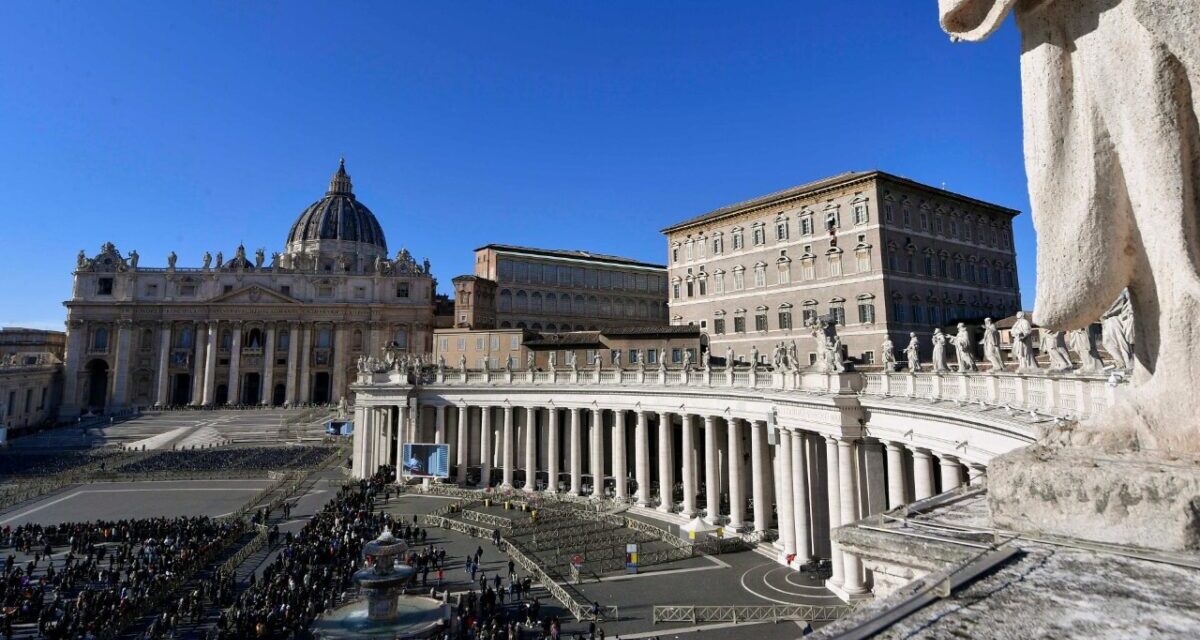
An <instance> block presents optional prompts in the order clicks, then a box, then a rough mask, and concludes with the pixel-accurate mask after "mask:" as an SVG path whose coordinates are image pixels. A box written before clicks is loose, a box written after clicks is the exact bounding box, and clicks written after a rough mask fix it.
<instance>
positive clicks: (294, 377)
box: [284, 322, 300, 406]
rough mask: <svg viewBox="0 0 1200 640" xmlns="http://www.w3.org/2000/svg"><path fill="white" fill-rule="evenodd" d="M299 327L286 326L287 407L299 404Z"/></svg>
mask: <svg viewBox="0 0 1200 640" xmlns="http://www.w3.org/2000/svg"><path fill="white" fill-rule="evenodd" d="M299 376H300V325H299V323H296V322H292V323H290V324H289V325H288V356H287V380H286V384H287V393H286V395H285V396H284V403H285V404H287V405H288V406H292V405H295V404H297V403H299V401H300V400H299V398H300V393H299V391H300V387H299V386H297V385H298V383H299Z"/></svg>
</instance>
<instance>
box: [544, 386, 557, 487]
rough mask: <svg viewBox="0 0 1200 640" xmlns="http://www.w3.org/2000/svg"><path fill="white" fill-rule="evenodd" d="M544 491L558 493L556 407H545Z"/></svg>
mask: <svg viewBox="0 0 1200 640" xmlns="http://www.w3.org/2000/svg"><path fill="white" fill-rule="evenodd" d="M546 418H547V420H546V491H549V492H550V493H558V460H559V457H558V455H559V452H558V449H559V446H558V407H556V406H554V405H550V407H549V408H548V409H546Z"/></svg>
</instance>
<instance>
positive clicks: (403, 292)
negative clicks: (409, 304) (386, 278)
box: [396, 282, 408, 298]
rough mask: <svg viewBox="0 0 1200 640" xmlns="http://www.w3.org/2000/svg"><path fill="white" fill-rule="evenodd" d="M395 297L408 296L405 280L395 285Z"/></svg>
mask: <svg viewBox="0 0 1200 640" xmlns="http://www.w3.org/2000/svg"><path fill="white" fill-rule="evenodd" d="M396 297H397V298H407V297H408V283H407V282H401V283H398V284H397V285H396Z"/></svg>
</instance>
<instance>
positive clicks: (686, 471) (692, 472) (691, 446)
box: [680, 414, 696, 518]
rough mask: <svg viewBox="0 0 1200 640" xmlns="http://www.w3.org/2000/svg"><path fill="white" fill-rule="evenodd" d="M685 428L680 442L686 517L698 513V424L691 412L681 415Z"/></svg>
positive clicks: (683, 511) (684, 514)
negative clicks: (694, 421) (694, 422)
mask: <svg viewBox="0 0 1200 640" xmlns="http://www.w3.org/2000/svg"><path fill="white" fill-rule="evenodd" d="M680 420H681V421H682V422H683V429H682V431H681V435H680V444H681V445H682V450H683V510H682V511H681V512H680V513H682V514H683V516H684V517H686V518H691V517H693V516H695V515H696V469H695V467H696V425H695V424H693V421H692V416H691V414H683V415H681V416H680Z"/></svg>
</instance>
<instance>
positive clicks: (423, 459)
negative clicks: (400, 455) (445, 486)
mask: <svg viewBox="0 0 1200 640" xmlns="http://www.w3.org/2000/svg"><path fill="white" fill-rule="evenodd" d="M404 475H405V476H408V477H410V478H449V477H450V445H448V444H422V443H420V442H406V443H404Z"/></svg>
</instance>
